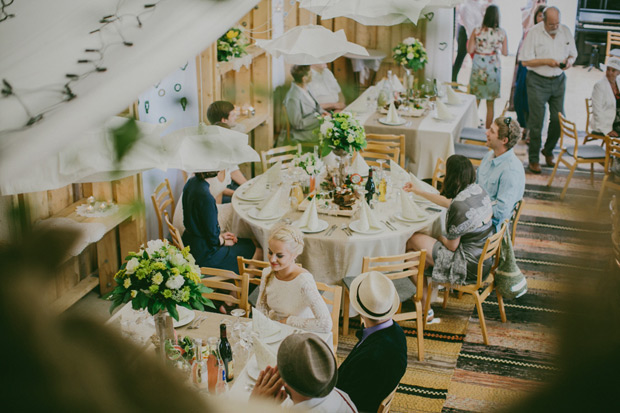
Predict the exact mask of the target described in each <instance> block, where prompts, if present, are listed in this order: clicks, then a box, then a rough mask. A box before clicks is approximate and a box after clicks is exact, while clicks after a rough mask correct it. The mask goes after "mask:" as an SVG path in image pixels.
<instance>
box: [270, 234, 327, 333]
mask: <svg viewBox="0 0 620 413" xmlns="http://www.w3.org/2000/svg"><path fill="white" fill-rule="evenodd" d="M303 249H304V239H303V234H302V233H301V231H300V230H299V228H297V227H295V226H292V225H282V226H279V227H276V228H275V229H274V230H273V231H272V232H271V234H270V236H269V250H268V255H269V264H270V267H268V268H265V269H264V270H263V275H262V278H261V284H260V290H259V291H260V292H259V295H258V309H259V310H261V311H262V312H263V313H264V314H267V315H268V316H269V318H271V319H272V320H277V321H279V322H281V323H283V324H288V325H290V326H293V327H297V328H301V329H304V330H307V331H314V332H318V333H328V332H330V331H331V329H332V320H331V316H330V313H329V310H328V308H327V304H325V301H323V298H322V297H321V295H320V294H319V290H318V289H317V287H316V282H315V281H314V277H313V276H312V274H310V273H309V272H307V271H305V270H304V269H303V268H301V267H300V266H299V265H297V264H296V263H295V259H297V257H298V256H299V254H301V253H302V251H303Z"/></svg>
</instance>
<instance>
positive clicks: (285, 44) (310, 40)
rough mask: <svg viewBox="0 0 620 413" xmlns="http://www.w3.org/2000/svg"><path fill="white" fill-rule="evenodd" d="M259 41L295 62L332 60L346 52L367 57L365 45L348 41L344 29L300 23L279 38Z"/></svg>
mask: <svg viewBox="0 0 620 413" xmlns="http://www.w3.org/2000/svg"><path fill="white" fill-rule="evenodd" d="M256 44H257V45H258V46H259V47H262V48H263V49H265V50H266V51H267V52H269V53H271V54H272V55H273V56H274V57H280V56H283V57H284V60H285V61H286V63H289V64H296V65H311V64H318V63H329V62H332V61H334V60H336V59H337V58H339V57H340V56H342V55H344V54H347V53H352V54H357V55H361V56H368V52H367V51H366V49H365V48H363V47H362V46H360V45H358V44H355V43H351V42H349V41H348V40H347V36H346V35H345V34H344V30H338V31H337V32H335V33H334V32H332V31H331V30H328V29H326V28H325V27H323V26H317V25H307V26H297V27H295V28H293V29H291V30H289V31H287V32H286V33H284V34H283V35H282V36H280V37H278V38H276V39H273V40H257V41H256Z"/></svg>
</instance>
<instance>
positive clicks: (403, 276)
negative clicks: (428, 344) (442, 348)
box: [342, 250, 426, 361]
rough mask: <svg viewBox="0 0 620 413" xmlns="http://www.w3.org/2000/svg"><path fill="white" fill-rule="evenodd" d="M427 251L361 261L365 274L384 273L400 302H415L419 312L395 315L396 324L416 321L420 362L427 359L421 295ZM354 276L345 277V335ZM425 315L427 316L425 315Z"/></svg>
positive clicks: (343, 326)
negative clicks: (394, 288)
mask: <svg viewBox="0 0 620 413" xmlns="http://www.w3.org/2000/svg"><path fill="white" fill-rule="evenodd" d="M425 261H426V250H422V251H415V252H414V251H411V252H407V253H405V254H400V255H391V256H384V257H372V258H371V257H364V258H363V261H362V273H365V272H368V271H379V272H382V273H384V274H385V275H386V276H387V277H388V278H389V279H391V280H392V282H393V283H394V287H396V291H398V297H399V298H400V302H401V303H403V302H405V301H407V300H409V299H411V300H412V301H413V304H414V306H415V309H416V311H415V312H409V313H401V312H400V308H399V312H398V313H396V314H395V315H394V316H393V317H392V319H393V320H394V321H403V320H413V319H414V318H416V326H417V331H418V360H420V361H421V360H424V325H423V322H424V320H425V319H426V317H424V316H421V314H422V294H423V285H424V262H425ZM354 279H355V277H346V278H344V280H343V284H344V287H345V288H344V304H343V319H342V334H344V335H348V334H349V304H350V301H349V300H350V299H349V287H350V286H351V283H352V282H353V280H354ZM424 314H426V313H424Z"/></svg>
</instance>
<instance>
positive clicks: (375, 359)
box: [336, 271, 407, 412]
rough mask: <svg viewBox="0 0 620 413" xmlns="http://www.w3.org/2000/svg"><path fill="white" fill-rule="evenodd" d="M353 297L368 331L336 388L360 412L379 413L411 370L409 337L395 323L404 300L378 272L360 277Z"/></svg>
mask: <svg viewBox="0 0 620 413" xmlns="http://www.w3.org/2000/svg"><path fill="white" fill-rule="evenodd" d="M350 297H351V305H352V306H353V308H355V310H357V312H358V313H360V315H361V317H362V321H363V322H364V325H365V328H364V329H363V330H361V331H360V332H358V338H359V339H360V340H359V342H358V343H357V344H356V345H355V347H354V348H353V350H351V353H349V355H348V356H347V358H346V359H345V360H344V362H343V363H342V364H341V365H340V368H339V369H338V382H337V383H336V387H338V388H339V389H341V390H343V391H345V392H346V393H347V394H348V395H349V397H351V400H353V403H355V406H356V407H357V409H358V410H359V411H360V412H376V411H377V409H378V408H379V405H380V404H381V402H382V401H383V399H385V398H386V397H387V396H388V395H389V394H390V393H391V392H392V390H394V389H395V388H396V386H397V385H398V383H399V382H400V379H401V378H402V377H403V375H404V374H405V370H406V369H407V341H406V339H405V333H404V332H403V329H402V328H401V327H400V326H399V325H398V324H396V323H395V322H394V321H393V320H392V316H393V315H394V314H395V313H396V311H398V306H399V304H400V299H399V298H398V293H397V292H396V288H395V287H394V284H393V283H392V281H391V280H390V279H389V278H388V277H386V276H385V275H384V274H382V273H380V272H378V271H370V272H367V273H363V274H360V275H358V276H357V277H356V278H355V279H354V280H353V282H352V284H351V288H350Z"/></svg>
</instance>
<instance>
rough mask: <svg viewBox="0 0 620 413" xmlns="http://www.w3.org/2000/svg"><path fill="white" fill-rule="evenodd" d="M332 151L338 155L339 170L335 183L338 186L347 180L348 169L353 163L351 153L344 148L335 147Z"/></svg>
mask: <svg viewBox="0 0 620 413" xmlns="http://www.w3.org/2000/svg"><path fill="white" fill-rule="evenodd" d="M332 152H333V153H334V155H336V156H337V157H338V172H337V174H336V182H335V183H336V185H337V186H342V185H344V183H345V182H346V180H347V170H348V169H349V165H350V164H351V155H350V154H349V152H347V151H345V150H344V149H334V150H333V151H332Z"/></svg>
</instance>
